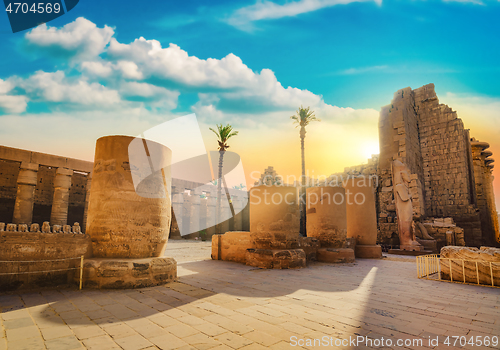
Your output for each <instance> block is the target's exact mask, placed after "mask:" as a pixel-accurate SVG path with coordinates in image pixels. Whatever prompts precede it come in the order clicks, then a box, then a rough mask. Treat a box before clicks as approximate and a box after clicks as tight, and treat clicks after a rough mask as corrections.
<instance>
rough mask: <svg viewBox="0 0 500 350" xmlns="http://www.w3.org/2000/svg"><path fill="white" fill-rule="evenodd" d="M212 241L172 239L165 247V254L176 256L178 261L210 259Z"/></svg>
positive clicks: (171, 256)
mask: <svg viewBox="0 0 500 350" xmlns="http://www.w3.org/2000/svg"><path fill="white" fill-rule="evenodd" d="M211 254H212V241H206V242H203V241H197V240H194V239H193V240H184V239H183V240H174V239H170V240H169V241H168V244H167V249H165V256H168V257H170V258H174V259H175V260H176V261H177V262H178V263H180V262H187V261H200V260H210V259H211Z"/></svg>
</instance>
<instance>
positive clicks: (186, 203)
mask: <svg viewBox="0 0 500 350" xmlns="http://www.w3.org/2000/svg"><path fill="white" fill-rule="evenodd" d="M190 192H191V190H190ZM182 198H183V205H182V214H183V215H182V229H183V230H184V234H183V236H182V237H183V238H186V239H191V219H190V215H191V194H190V193H187V192H183V193H182Z"/></svg>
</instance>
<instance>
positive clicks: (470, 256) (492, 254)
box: [440, 246, 500, 286]
mask: <svg viewBox="0 0 500 350" xmlns="http://www.w3.org/2000/svg"><path fill="white" fill-rule="evenodd" d="M476 262H477V270H476ZM450 264H451V271H450ZM440 265H441V278H442V279H445V280H450V279H452V278H453V280H454V281H462V282H467V283H478V277H479V284H485V285H490V286H491V285H492V276H493V281H494V283H495V286H500V249H499V248H492V247H481V248H480V249H478V248H471V247H456V246H447V247H443V248H442V249H441V260H440ZM464 271H465V279H464Z"/></svg>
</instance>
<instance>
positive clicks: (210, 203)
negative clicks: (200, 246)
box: [206, 191, 217, 237]
mask: <svg viewBox="0 0 500 350" xmlns="http://www.w3.org/2000/svg"><path fill="white" fill-rule="evenodd" d="M215 197H216V192H215V191H211V192H207V221H206V223H207V236H208V237H212V236H213V235H214V234H215V224H216V222H215V221H216V215H217V213H216V206H217V199H216V198H215Z"/></svg>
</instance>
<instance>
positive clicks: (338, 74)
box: [0, 0, 500, 198]
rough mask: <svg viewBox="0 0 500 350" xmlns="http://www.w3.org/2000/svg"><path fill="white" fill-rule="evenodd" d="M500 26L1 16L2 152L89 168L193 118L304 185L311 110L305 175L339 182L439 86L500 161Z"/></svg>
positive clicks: (324, 4)
mask: <svg viewBox="0 0 500 350" xmlns="http://www.w3.org/2000/svg"><path fill="white" fill-rule="evenodd" d="M498 18H500V2H499V1H490V0H482V1H479V0H475V1H467V0H462V1H441V0H439V1H431V0H429V1H420V0H413V1H394V0H377V1H373V0H359V1H353V0H296V1H287V2H285V1H276V2H271V1H257V2H256V0H251V1H238V2H234V1H225V0H224V1H210V2H208V1H196V0H187V1H178V2H171V1H143V2H138V1H125V0H121V1H115V0H106V1H95V0H81V1H80V3H79V4H78V5H77V6H76V7H75V8H74V9H73V10H72V11H70V12H69V13H68V14H66V15H64V16H62V17H60V18H58V19H56V20H54V21H52V22H49V23H48V24H47V26H41V27H38V28H36V29H34V30H32V31H25V32H21V33H16V34H12V33H11V31H10V27H9V24H8V21H7V15H6V14H1V15H0V36H1V38H2V39H3V40H1V41H0V52H1V53H2V54H1V63H2V64H0V79H1V80H0V123H1V125H2V128H0V138H1V140H2V142H1V143H2V144H4V145H8V146H12V147H21V148H28V149H36V150H39V151H44V152H50V153H58V154H63V155H67V156H72V157H79V158H85V159H89V160H91V159H92V157H93V145H94V143H95V139H96V138H98V137H99V136H103V135H106V134H117V133H123V134H131V135H137V134H139V133H140V132H142V131H143V130H145V129H147V128H148V127H152V126H154V125H155V124H157V123H159V122H162V121H164V120H165V119H169V118H173V117H175V116H179V115H185V114H188V113H192V112H195V113H196V114H197V116H198V118H199V120H200V122H201V125H202V132H204V137H205V136H206V143H210V142H214V140H213V137H212V135H210V133H205V132H206V130H208V126H209V125H214V124H215V123H219V122H224V123H225V122H231V123H232V124H233V125H235V127H236V128H237V129H239V130H242V132H240V135H239V137H238V139H235V141H234V142H235V144H234V146H233V147H234V150H235V151H238V152H239V153H240V155H242V158H243V159H247V166H248V164H249V166H250V167H252V168H255V169H252V170H263V169H264V168H265V167H267V166H268V165H274V166H275V168H276V169H277V170H278V172H280V173H285V172H290V173H294V172H298V170H299V164H295V163H294V164H293V165H290V164H288V163H287V162H286V161H285V160H284V158H287V157H283V153H286V154H290V157H292V156H293V157H292V158H293V159H295V157H294V156H295V153H297V152H298V150H296V149H294V150H293V152H295V153H290V147H291V146H290V144H289V143H288V140H289V139H292V140H293V142H294V143H297V146H298V142H295V141H296V138H297V135H296V131H295V130H294V129H293V128H292V127H290V120H289V118H288V117H289V116H290V115H291V114H293V112H294V111H295V110H296V109H297V107H299V106H300V105H301V104H304V105H307V106H311V107H312V108H313V109H314V110H315V111H316V112H317V115H318V116H319V117H320V118H321V119H322V120H323V121H322V123H321V124H319V123H318V125H311V127H310V130H309V133H308V135H312V136H314V135H315V136H314V137H315V138H314V139H313V138H312V136H310V137H311V138H309V139H308V142H309V144H308V145H309V147H310V148H313V147H316V149H320V151H318V152H314V153H310V154H309V155H308V159H309V165H310V166H311V167H315V168H316V169H317V170H316V171H317V172H316V173H322V172H324V173H326V174H330V173H332V172H335V171H339V170H342V169H343V167H345V166H350V165H354V164H359V163H361V162H363V161H364V160H365V159H366V157H367V156H369V154H371V153H375V151H376V148H377V144H378V135H377V119H378V112H379V110H380V107H381V106H383V105H386V104H389V103H390V101H391V99H392V96H393V94H394V92H396V90H398V89H401V88H404V87H407V86H411V87H412V88H417V87H419V86H422V85H424V84H427V83H431V82H432V83H434V84H435V85H436V91H437V93H438V96H439V97H440V100H441V102H444V103H447V104H449V105H450V106H452V107H453V108H454V109H455V110H457V111H458V113H459V116H460V117H461V118H463V119H464V122H465V124H466V126H467V127H468V128H470V129H471V133H472V135H475V136H476V137H478V138H480V139H485V140H486V141H490V142H491V143H492V149H493V151H494V152H495V151H496V150H498V151H500V146H499V145H498V144H497V143H496V138H497V137H496V136H495V135H498V130H499V128H500V120H499V119H500V117H499V116H498V115H499V111H500V109H499V108H500V84H498V81H499V80H500V65H499V56H500V41H499V34H500V21H499V20H498ZM141 37H142V38H144V39H140V38H141ZM171 44H172V45H171ZM169 45H170V46H169ZM160 46H161V48H160ZM152 52H153V54H151V53H152ZM75 136H76V137H75ZM256 140H258V142H256ZM346 144H347V145H348V147H346ZM250 149H251V151H250ZM269 149H271V150H274V152H269ZM296 151H297V152H296ZM245 152H248V155H247V157H246V158H245V157H244V153H245ZM256 153H257V154H262V153H265V154H266V157H262V156H259V157H256V156H255V155H254V154H256ZM290 157H288V158H290ZM257 158H258V159H257ZM263 158H265V159H263ZM497 178H499V179H500V176H497ZM497 184H498V183H497ZM497 187H500V186H497ZM497 190H498V189H497ZM497 197H499V198H500V195H497Z"/></svg>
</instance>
